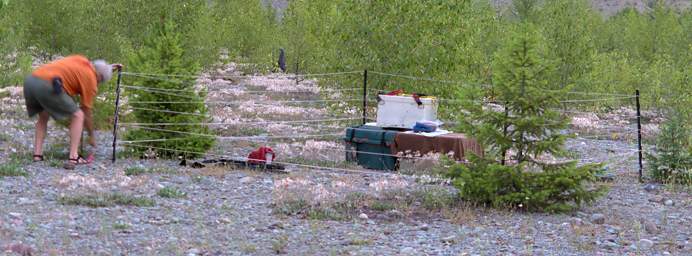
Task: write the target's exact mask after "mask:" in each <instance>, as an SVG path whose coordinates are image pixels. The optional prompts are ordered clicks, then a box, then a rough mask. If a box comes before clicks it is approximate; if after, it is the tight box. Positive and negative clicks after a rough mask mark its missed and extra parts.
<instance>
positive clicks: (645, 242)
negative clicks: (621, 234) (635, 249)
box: [638, 239, 654, 251]
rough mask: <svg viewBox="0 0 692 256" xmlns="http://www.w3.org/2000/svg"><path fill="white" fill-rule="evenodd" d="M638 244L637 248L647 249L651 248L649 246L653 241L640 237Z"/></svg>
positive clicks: (651, 245)
mask: <svg viewBox="0 0 692 256" xmlns="http://www.w3.org/2000/svg"><path fill="white" fill-rule="evenodd" d="M638 246H639V249H641V250H642V251H648V250H649V249H651V247H653V246H654V242H652V241H651V240H649V239H640V240H639V243H638Z"/></svg>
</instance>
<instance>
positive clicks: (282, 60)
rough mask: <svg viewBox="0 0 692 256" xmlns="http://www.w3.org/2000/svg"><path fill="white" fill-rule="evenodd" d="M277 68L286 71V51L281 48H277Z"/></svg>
mask: <svg viewBox="0 0 692 256" xmlns="http://www.w3.org/2000/svg"><path fill="white" fill-rule="evenodd" d="M279 68H280V69H281V72H284V73H286V53H284V49H283V48H281V49H279Z"/></svg>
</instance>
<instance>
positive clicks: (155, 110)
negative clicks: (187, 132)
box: [130, 107, 208, 117]
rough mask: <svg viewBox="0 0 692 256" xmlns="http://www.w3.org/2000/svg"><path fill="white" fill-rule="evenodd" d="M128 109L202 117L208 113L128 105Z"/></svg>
mask: <svg viewBox="0 0 692 256" xmlns="http://www.w3.org/2000/svg"><path fill="white" fill-rule="evenodd" d="M130 109H132V110H142V111H153V112H161V113H169V114H178V115H191V116H203V117H208V115H204V114H200V113H191V112H180V111H172V110H164V109H153V108H140V107H130Z"/></svg>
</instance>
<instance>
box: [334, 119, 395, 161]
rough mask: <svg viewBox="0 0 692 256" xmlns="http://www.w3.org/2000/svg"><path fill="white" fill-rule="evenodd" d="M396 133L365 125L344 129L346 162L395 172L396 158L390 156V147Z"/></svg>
mask: <svg viewBox="0 0 692 256" xmlns="http://www.w3.org/2000/svg"><path fill="white" fill-rule="evenodd" d="M397 133H398V132H397V131H391V130H384V129H382V128H381V127H376V126H367V125H363V126H356V127H349V128H346V134H345V136H344V141H345V142H346V161H355V162H358V165H360V166H362V167H365V168H368V169H375V170H396V169H397V167H398V166H397V158H396V157H395V156H392V150H391V145H392V143H394V137H395V136H396V134H397Z"/></svg>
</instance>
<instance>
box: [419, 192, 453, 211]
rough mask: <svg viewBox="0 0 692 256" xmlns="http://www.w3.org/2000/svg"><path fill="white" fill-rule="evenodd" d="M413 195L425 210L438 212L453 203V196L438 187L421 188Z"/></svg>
mask: <svg viewBox="0 0 692 256" xmlns="http://www.w3.org/2000/svg"><path fill="white" fill-rule="evenodd" d="M413 194H414V196H415V197H416V199H417V200H419V201H420V202H421V205H422V206H423V208H425V209H427V210H440V209H443V208H445V207H449V206H451V205H452V204H453V203H454V202H455V196H454V194H452V193H451V192H449V191H448V190H446V189H444V188H440V187H426V188H422V189H420V190H417V191H415V192H414V193H413Z"/></svg>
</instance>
